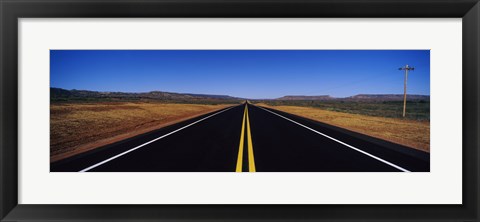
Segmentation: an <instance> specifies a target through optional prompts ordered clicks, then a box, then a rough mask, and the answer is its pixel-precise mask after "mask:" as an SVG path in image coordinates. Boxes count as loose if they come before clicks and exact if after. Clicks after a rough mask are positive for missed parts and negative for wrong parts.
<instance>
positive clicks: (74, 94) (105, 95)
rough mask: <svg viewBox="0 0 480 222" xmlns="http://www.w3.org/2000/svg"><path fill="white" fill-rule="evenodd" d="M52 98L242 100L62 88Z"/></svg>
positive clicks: (53, 89) (195, 95)
mask: <svg viewBox="0 0 480 222" xmlns="http://www.w3.org/2000/svg"><path fill="white" fill-rule="evenodd" d="M50 98H51V99H52V100H64V99H66V100H68V99H80V100H81V99H114V100H141V99H148V100H201V99H215V100H240V99H241V98H236V97H232V96H227V95H208V94H192V93H172V92H162V91H151V92H142V93H126V92H98V91H89V90H76V89H72V90H67V89H61V88H54V87H52V88H50Z"/></svg>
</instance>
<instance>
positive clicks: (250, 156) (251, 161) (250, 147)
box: [245, 106, 255, 172]
mask: <svg viewBox="0 0 480 222" xmlns="http://www.w3.org/2000/svg"><path fill="white" fill-rule="evenodd" d="M245 107H246V106H245ZM247 142H248V171H249V172H255V160H254V158H253V145H252V134H251V132H250V119H249V118H248V108H247Z"/></svg>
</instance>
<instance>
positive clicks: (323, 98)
mask: <svg viewBox="0 0 480 222" xmlns="http://www.w3.org/2000/svg"><path fill="white" fill-rule="evenodd" d="M332 99H335V98H333V97H331V96H284V97H280V98H277V99H276V100H332Z"/></svg>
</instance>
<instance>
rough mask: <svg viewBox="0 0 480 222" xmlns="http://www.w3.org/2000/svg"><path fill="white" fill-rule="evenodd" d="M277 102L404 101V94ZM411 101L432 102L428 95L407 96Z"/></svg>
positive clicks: (360, 95) (292, 98) (290, 97)
mask: <svg viewBox="0 0 480 222" xmlns="http://www.w3.org/2000/svg"><path fill="white" fill-rule="evenodd" d="M275 100H305V101H311V100H315V101H331V100H335V101H403V94H358V95H355V96H350V97H344V98H337V97H331V96H329V95H322V96H284V97H280V98H277V99H275ZM407 100H409V101H422V100H423V101H430V96H428V95H407Z"/></svg>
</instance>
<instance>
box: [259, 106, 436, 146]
mask: <svg viewBox="0 0 480 222" xmlns="http://www.w3.org/2000/svg"><path fill="white" fill-rule="evenodd" d="M257 105H260V106H263V107H268V108H272V109H276V110H280V111H284V112H287V113H292V114H295V115H298V116H303V117H306V118H309V119H313V120H316V121H320V122H324V123H327V124H330V125H334V126H338V127H342V128H345V129H348V130H351V131H355V132H358V133H362V134H366V135H369V136H372V137H377V138H380V139H384V140H387V141H390V142H394V143H397V144H401V145H405V146H409V147H412V148H415V149H418V150H423V151H426V152H430V122H429V121H417V120H403V119H396V118H385V117H373V116H365V115H359V114H350V113H341V112H334V111H328V110H322V109H318V108H312V107H299V106H268V105H265V104H257Z"/></svg>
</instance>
